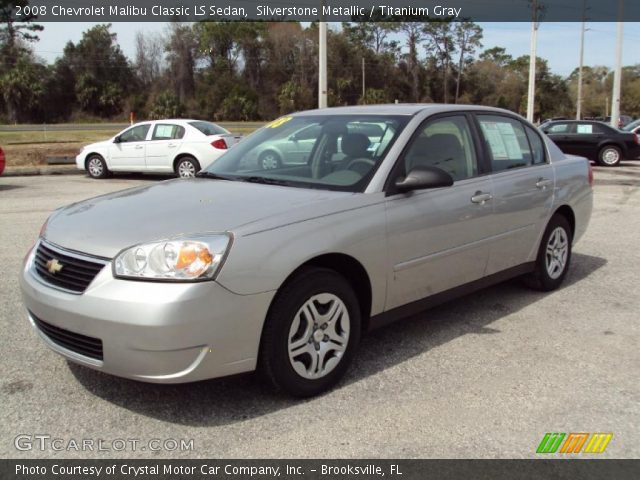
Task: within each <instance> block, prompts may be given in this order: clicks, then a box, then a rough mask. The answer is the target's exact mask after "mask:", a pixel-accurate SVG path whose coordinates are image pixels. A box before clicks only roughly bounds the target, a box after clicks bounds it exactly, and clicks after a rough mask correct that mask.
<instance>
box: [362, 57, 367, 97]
mask: <svg viewBox="0 0 640 480" xmlns="http://www.w3.org/2000/svg"><path fill="white" fill-rule="evenodd" d="M365 75H366V73H365V70H364V57H362V100H363V101H364V95H365V92H366V90H365Z"/></svg>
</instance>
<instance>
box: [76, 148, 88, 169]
mask: <svg viewBox="0 0 640 480" xmlns="http://www.w3.org/2000/svg"><path fill="white" fill-rule="evenodd" d="M84 161H85V154H84V152H80V153H79V154H78V155H76V168H77V169H78V170H86V169H85V168H84Z"/></svg>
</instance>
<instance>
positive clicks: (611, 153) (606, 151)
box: [598, 145, 622, 167]
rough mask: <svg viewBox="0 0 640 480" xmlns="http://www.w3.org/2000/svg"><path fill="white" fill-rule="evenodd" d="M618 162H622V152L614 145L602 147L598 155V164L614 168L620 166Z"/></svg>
mask: <svg viewBox="0 0 640 480" xmlns="http://www.w3.org/2000/svg"><path fill="white" fill-rule="evenodd" d="M620 160H622V150H620V148H619V147H616V146H615V145H606V146H604V147H602V150H600V153H599V154H598V163H599V164H600V165H603V166H605V167H616V166H618V165H620Z"/></svg>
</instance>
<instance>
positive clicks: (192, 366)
mask: <svg viewBox="0 0 640 480" xmlns="http://www.w3.org/2000/svg"><path fill="white" fill-rule="evenodd" d="M33 251H35V247H34V250H33ZM32 262H33V253H32V254H30V255H29V256H28V258H27V261H26V262H25V265H24V268H23V270H22V274H21V280H20V286H21V289H22V295H23V298H24V303H25V306H26V308H27V310H28V312H29V315H30V320H31V323H32V325H33V326H34V328H35V329H36V331H37V332H38V334H39V335H40V337H41V338H42V339H43V340H44V341H45V343H46V344H47V345H48V346H49V347H50V348H51V349H52V350H55V351H56V352H57V353H59V354H61V355H63V356H65V357H66V358H68V359H70V360H72V361H74V362H76V363H79V364H82V365H86V366H88V367H90V368H94V369H97V370H101V371H103V372H105V373H109V374H113V375H117V376H120V377H126V378H131V379H135V380H141V381H146V382H155V383H182V382H191V381H197V380H203V379H207V378H215V377H221V376H225V375H232V374H236V373H241V372H247V371H251V370H254V369H255V367H256V361H257V356H258V349H259V344H260V335H261V332H262V326H263V323H264V319H265V316H266V313H267V310H268V308H269V305H270V303H271V300H272V298H273V295H274V294H275V292H266V293H260V294H256V295H237V294H235V293H232V292H230V291H229V290H227V289H225V288H224V287H222V286H221V285H219V284H218V283H216V282H213V281H211V282H200V283H160V282H142V281H129V280H121V279H117V278H114V277H113V275H112V272H111V265H110V264H109V265H107V266H105V267H104V268H103V269H102V270H101V271H100V273H98V275H97V276H96V277H95V278H94V280H93V281H92V282H91V284H90V285H89V287H88V288H87V289H86V290H85V292H84V293H82V294H73V293H69V292H66V291H62V290H60V289H57V288H56V287H53V286H51V285H49V284H47V283H45V281H44V280H42V279H40V277H39V276H38V275H37V273H35V272H34V270H33V266H32ZM34 317H35V318H38V319H40V320H41V321H44V322H46V323H47V324H49V325H52V326H53V327H57V328H61V329H64V330H67V331H69V332H73V333H75V334H80V335H84V336H87V337H93V338H96V339H99V340H101V341H102V344H103V355H102V360H99V359H95V358H89V357H87V356H84V355H81V354H79V353H77V352H74V351H72V350H69V349H67V348H65V347H63V346H61V345H60V344H59V343H56V342H55V341H54V339H52V338H50V337H49V336H48V335H47V334H45V333H44V332H43V331H42V330H41V329H39V328H38V327H37V326H36V325H35V323H34Z"/></svg>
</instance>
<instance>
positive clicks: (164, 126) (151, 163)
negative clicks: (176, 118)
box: [146, 122, 185, 171]
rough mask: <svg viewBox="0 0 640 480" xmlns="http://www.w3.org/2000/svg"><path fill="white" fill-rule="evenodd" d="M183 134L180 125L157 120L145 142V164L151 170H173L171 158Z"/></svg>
mask: <svg viewBox="0 0 640 480" xmlns="http://www.w3.org/2000/svg"><path fill="white" fill-rule="evenodd" d="M184 134H185V128H184V127H183V126H182V125H176V124H174V123H165V122H158V123H156V124H155V125H154V126H153V130H152V132H151V138H150V140H149V141H148V142H147V149H146V152H147V153H146V164H147V169H148V170H152V171H173V160H174V159H175V157H176V154H177V152H178V151H179V150H180V146H181V145H182V141H183V138H184Z"/></svg>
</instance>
